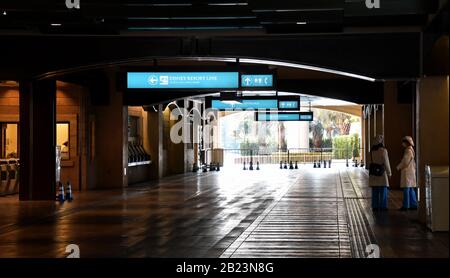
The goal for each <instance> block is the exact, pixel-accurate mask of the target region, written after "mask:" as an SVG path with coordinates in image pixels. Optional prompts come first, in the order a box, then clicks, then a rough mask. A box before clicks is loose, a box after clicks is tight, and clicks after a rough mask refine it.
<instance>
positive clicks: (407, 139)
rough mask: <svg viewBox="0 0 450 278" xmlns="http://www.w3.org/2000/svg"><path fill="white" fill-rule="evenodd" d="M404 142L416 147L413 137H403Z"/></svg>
mask: <svg viewBox="0 0 450 278" xmlns="http://www.w3.org/2000/svg"><path fill="white" fill-rule="evenodd" d="M402 141H406V142H408V143H409V144H410V145H411V146H413V147H414V141H413V139H412V137H411V136H405V137H403V138H402Z"/></svg>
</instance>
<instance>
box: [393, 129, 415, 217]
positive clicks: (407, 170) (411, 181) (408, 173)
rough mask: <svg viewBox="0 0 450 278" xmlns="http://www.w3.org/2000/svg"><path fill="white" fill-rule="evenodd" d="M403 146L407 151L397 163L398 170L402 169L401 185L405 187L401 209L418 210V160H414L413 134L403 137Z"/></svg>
mask: <svg viewBox="0 0 450 278" xmlns="http://www.w3.org/2000/svg"><path fill="white" fill-rule="evenodd" d="M402 146H403V148H405V151H404V153H403V158H402V161H401V162H400V164H399V165H397V170H399V171H401V179H400V187H401V188H403V205H402V207H401V208H400V210H408V209H411V210H416V209H417V197H416V191H415V188H416V186H417V181H416V162H415V160H414V158H415V152H414V141H413V139H412V138H411V136H405V137H403V139H402Z"/></svg>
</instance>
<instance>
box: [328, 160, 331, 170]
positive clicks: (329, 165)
mask: <svg viewBox="0 0 450 278" xmlns="http://www.w3.org/2000/svg"><path fill="white" fill-rule="evenodd" d="M328 168H331V159H330V160H328Z"/></svg>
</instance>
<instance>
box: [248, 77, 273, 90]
mask: <svg viewBox="0 0 450 278" xmlns="http://www.w3.org/2000/svg"><path fill="white" fill-rule="evenodd" d="M241 87H242V88H252V87H256V88H264V87H267V88H270V87H273V74H242V75H241Z"/></svg>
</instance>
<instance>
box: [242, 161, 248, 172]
mask: <svg viewBox="0 0 450 278" xmlns="http://www.w3.org/2000/svg"><path fill="white" fill-rule="evenodd" d="M242 170H247V167H246V165H245V160H244V168H243V169H242Z"/></svg>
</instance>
